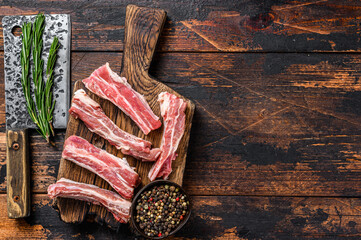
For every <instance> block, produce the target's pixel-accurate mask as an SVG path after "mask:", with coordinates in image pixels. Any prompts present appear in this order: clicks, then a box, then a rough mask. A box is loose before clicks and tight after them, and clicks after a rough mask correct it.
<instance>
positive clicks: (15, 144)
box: [11, 142, 20, 150]
mask: <svg viewBox="0 0 361 240" xmlns="http://www.w3.org/2000/svg"><path fill="white" fill-rule="evenodd" d="M11 147H12V148H13V149H14V150H19V148H20V146H19V143H17V142H15V143H13V145H12V146H11Z"/></svg>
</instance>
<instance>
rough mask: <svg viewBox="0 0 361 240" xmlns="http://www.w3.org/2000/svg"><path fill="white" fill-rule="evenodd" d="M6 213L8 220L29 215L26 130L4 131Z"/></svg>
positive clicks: (28, 169)
mask: <svg viewBox="0 0 361 240" xmlns="http://www.w3.org/2000/svg"><path fill="white" fill-rule="evenodd" d="M6 159H7V166H6V171H7V172H6V177H7V179H8V181H7V186H6V187H7V203H8V209H7V213H8V216H9V218H24V217H28V216H29V214H30V164H29V143H28V130H27V129H23V130H7V131H6Z"/></svg>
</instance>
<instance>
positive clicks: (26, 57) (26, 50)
mask: <svg viewBox="0 0 361 240" xmlns="http://www.w3.org/2000/svg"><path fill="white" fill-rule="evenodd" d="M31 25H32V24H31V23H24V24H23V26H22V32H23V39H22V43H23V44H22V47H21V52H20V62H21V69H22V71H21V85H22V87H23V92H24V95H25V99H26V109H27V110H28V113H29V115H30V118H31V120H32V121H33V122H34V123H36V125H38V117H37V113H36V108H35V104H34V101H33V98H32V97H31V90H30V87H31V85H30V78H29V72H30V52H31V40H32V32H31Z"/></svg>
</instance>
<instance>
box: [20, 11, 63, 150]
mask: <svg viewBox="0 0 361 240" xmlns="http://www.w3.org/2000/svg"><path fill="white" fill-rule="evenodd" d="M44 24H45V16H44V15H43V14H42V13H40V14H38V15H37V16H36V18H35V21H34V24H33V26H32V24H31V23H24V24H23V27H22V32H23V41H22V42H23V45H22V49H21V60H20V61H21V68H22V78H21V84H22V86H23V91H24V95H25V99H26V107H27V110H28V112H29V114H30V117H31V120H32V121H33V122H34V123H35V124H36V125H37V126H38V128H39V129H38V132H39V133H40V134H41V135H42V136H43V137H44V138H45V139H46V141H47V142H48V143H50V144H52V145H54V143H53V142H51V140H50V138H51V136H53V135H54V130H53V127H52V120H53V112H54V107H55V102H53V100H52V86H53V81H54V67H55V62H56V57H57V56H56V53H57V50H58V48H59V41H58V38H56V37H55V38H54V40H53V43H52V44H51V47H50V50H49V57H48V62H47V68H46V75H47V81H46V82H44V79H43V69H44V60H43V59H42V58H41V55H42V51H43V33H44V27H45V26H44ZM31 43H32V44H31ZM31 50H32V54H33V62H34V67H33V72H32V73H33V83H34V96H35V102H34V100H33V98H32V96H31V89H30V87H31V83H30V78H29V71H30V52H31Z"/></svg>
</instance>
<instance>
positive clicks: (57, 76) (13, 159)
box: [2, 14, 71, 218]
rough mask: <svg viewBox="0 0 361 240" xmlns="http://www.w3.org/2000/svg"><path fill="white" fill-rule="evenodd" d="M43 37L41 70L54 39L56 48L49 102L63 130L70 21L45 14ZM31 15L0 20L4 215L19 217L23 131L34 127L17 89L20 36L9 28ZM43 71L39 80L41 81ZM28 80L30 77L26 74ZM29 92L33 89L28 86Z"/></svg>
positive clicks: (24, 185) (22, 212)
mask: <svg viewBox="0 0 361 240" xmlns="http://www.w3.org/2000/svg"><path fill="white" fill-rule="evenodd" d="M44 16H45V29H44V34H43V54H42V58H43V60H44V65H45V66H44V70H45V69H46V63H47V58H48V53H49V49H50V46H51V43H52V41H53V39H54V37H55V36H57V37H58V39H59V43H60V47H59V50H58V54H57V61H56V65H55V69H54V85H53V99H54V100H55V108H54V116H53V126H54V128H66V124H67V120H68V109H69V104H70V48H71V21H70V15H68V14H45V15H44ZM35 18H36V15H32V16H5V17H3V19H2V26H3V32H4V34H3V36H4V73H5V108H6V111H5V112H6V130H7V134H6V137H7V141H6V143H7V148H6V149H7V155H6V157H7V194H8V195H7V200H8V216H9V217H10V218H21V217H26V216H29V214H30V174H29V171H30V167H29V162H28V139H27V129H29V128H36V125H35V124H34V123H33V122H32V121H31V119H30V116H29V114H28V111H27V109H26V101H25V97H24V93H23V89H22V86H21V65H20V51H21V46H22V42H21V41H22V38H21V36H15V35H14V34H13V29H14V28H15V27H21V26H22V25H23V23H24V22H32V23H33V22H34V20H35ZM45 76H46V75H45V71H44V74H43V77H44V79H45ZM30 78H32V76H31V73H30ZM32 89H34V87H33V86H32ZM34 100H35V99H34Z"/></svg>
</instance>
